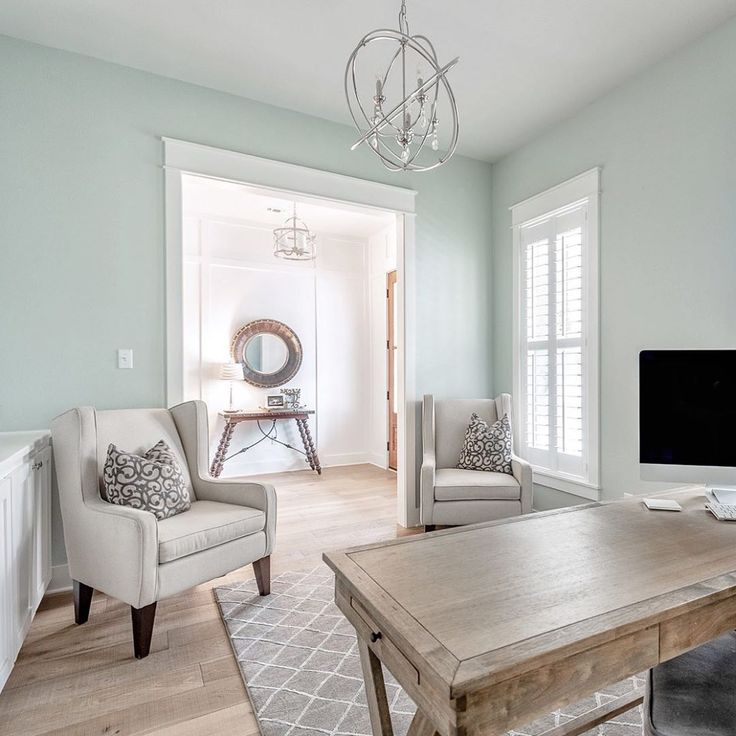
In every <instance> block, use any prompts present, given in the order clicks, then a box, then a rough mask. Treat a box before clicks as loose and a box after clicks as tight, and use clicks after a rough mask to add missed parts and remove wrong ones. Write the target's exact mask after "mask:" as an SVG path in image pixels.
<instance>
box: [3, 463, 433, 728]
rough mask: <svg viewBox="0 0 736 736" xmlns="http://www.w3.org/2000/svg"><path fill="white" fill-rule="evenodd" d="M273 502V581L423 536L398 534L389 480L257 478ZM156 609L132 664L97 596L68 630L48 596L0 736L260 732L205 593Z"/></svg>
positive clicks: (113, 614) (116, 616)
mask: <svg viewBox="0 0 736 736" xmlns="http://www.w3.org/2000/svg"><path fill="white" fill-rule="evenodd" d="M261 478H262V479H263V480H267V481H268V482H271V483H273V484H274V485H275V486H276V490H277V494H278V504H279V508H278V525H277V535H276V551H275V552H274V554H273V557H272V574H274V575H278V574H279V573H280V572H284V571H286V570H303V569H311V568H313V567H315V566H316V565H319V564H322V563H321V555H322V552H323V551H324V550H328V549H340V548H344V547H348V546H353V545H357V544H364V543H369V542H373V541H379V540H382V539H388V538H391V537H394V536H396V535H397V534H407V533H412V532H415V531H418V530H406V529H401V528H400V527H398V526H397V524H396V476H395V474H394V473H391V472H388V471H384V470H380V469H378V468H375V467H373V466H371V465H354V466H348V467H343V468H326V469H325V470H324V471H323V475H322V476H321V477H319V476H317V475H316V474H315V473H313V472H311V471H299V472H295V473H283V474H279V475H271V476H261ZM249 577H253V569H252V567H250V566H249V567H247V568H243V569H241V570H237V571H236V572H233V573H231V574H230V575H228V576H227V577H225V578H219V579H218V580H215V581H213V582H211V583H207V584H205V585H200V586H199V587H197V588H194V589H192V590H190V591H188V592H186V593H183V594H181V595H179V596H176V597H175V598H169V599H167V600H164V601H161V602H160V603H159V605H158V611H157V615H156V625H155V629H154V636H153V642H152V646H151V654H150V655H149V656H148V658H146V659H144V660H140V661H137V660H135V659H134V658H133V644H132V639H131V628H130V613H129V609H128V607H127V606H125V605H123V604H121V603H120V602H119V601H116V600H113V599H111V598H107V597H106V596H104V595H100V594H97V593H96V594H95V597H94V599H93V603H92V610H91V613H90V619H89V622H88V623H86V624H85V625H84V626H75V625H74V621H73V608H72V600H71V594H68V593H63V594H58V595H54V596H47V597H46V598H45V599H44V601H43V602H42V604H41V608H40V610H39V611H38V613H37V615H36V618H35V619H34V622H33V625H32V627H31V630H30V633H29V635H28V637H27V639H26V641H25V643H24V645H23V649H22V650H21V653H20V655H19V657H18V661H17V663H16V665H15V669H14V670H13V673H12V675H11V677H10V680H9V681H8V683H7V685H6V687H5V690H4V691H3V692H2V693H1V694H0V734H2V735H3V736H5V735H6V734H7V735H9V734H13V736H20V735H23V736H41V735H42V734H46V735H48V736H50V735H51V734H53V735H54V736H57V735H59V736H60V735H61V734H64V736H113V735H115V736H132V734H156V735H157V736H195V735H196V736H208V735H209V734H222V735H223V736H241V735H251V734H253V735H254V736H255V735H256V734H257V733H258V727H257V724H256V720H255V717H254V716H253V713H252V710H251V707H250V704H249V702H248V697H247V694H246V691H245V688H244V686H243V684H242V681H241V679H240V674H239V673H238V670H237V667H236V664H235V660H234V658H233V656H232V653H231V650H230V644H229V642H228V638H227V634H226V633H225V628H224V625H223V623H222V621H221V619H220V614H219V611H218V608H217V605H216V604H215V601H214V597H213V593H212V588H213V587H215V586H218V585H223V584H224V583H225V582H227V581H238V580H244V579H245V578H249Z"/></svg>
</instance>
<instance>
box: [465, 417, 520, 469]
mask: <svg viewBox="0 0 736 736" xmlns="http://www.w3.org/2000/svg"><path fill="white" fill-rule="evenodd" d="M511 440H512V438H511V422H509V415H508V414H504V415H503V416H502V417H501V419H499V420H498V421H497V422H494V423H493V424H492V425H489V424H488V422H486V421H485V419H481V418H480V417H479V416H478V415H477V414H476V413H475V412H473V414H471V416H470V424H469V425H468V428H467V429H466V430H465V441H464V442H463V448H462V450H461V451H460V460H459V462H458V464H457V467H458V468H462V469H463V470H488V471H490V472H493V473H508V474H509V475H510V474H511V472H512V471H511V452H512V450H511V448H512V441H511Z"/></svg>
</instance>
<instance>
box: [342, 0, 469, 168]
mask: <svg viewBox="0 0 736 736" xmlns="http://www.w3.org/2000/svg"><path fill="white" fill-rule="evenodd" d="M381 49H387V52H388V53H387V55H386V57H385V60H384V61H383V62H382V63H383V68H384V69H385V71H384V72H383V74H382V75H380V74H379V75H378V76H377V78H376V80H375V87H373V85H372V83H371V85H370V92H369V84H368V83H367V80H364V79H359V78H358V67H359V66H360V65H361V64H362V65H363V68H368V69H374V68H376V67H378V68H381V67H380V66H378V65H379V64H380V63H381V62H379V60H378V57H377V53H376V52H378V53H380V50H381ZM371 54H373V55H372V56H371ZM359 56H360V59H361V61H360V64H359V63H358V58H359ZM458 61H459V57H455V58H454V59H453V60H452V61H450V62H449V63H448V64H445V65H444V66H440V64H439V62H438V61H437V53H436V52H435V50H434V46H433V45H432V43H431V42H430V40H429V39H428V38H427V37H426V36H422V35H416V36H412V35H411V34H410V33H409V23H408V21H407V19H406V2H405V0H402V2H401V10H400V12H399V30H398V31H394V30H389V29H385V28H382V29H379V30H375V31H371V32H370V33H368V34H367V35H365V36H363V38H362V39H361V40H360V41H359V42H358V45H357V46H356V47H355V50H354V51H353V53H352V54H350V58H349V59H348V63H347V67H346V69H345V96H346V97H347V102H348V107H349V109H350V115H351V116H352V118H353V122H354V123H355V127H356V128H357V129H358V132H359V133H360V138H359V139H358V141H357V142H356V143H355V144H354V145H353V146H352V148H351V150H355V149H356V148H357V147H358V146H360V145H361V144H363V143H366V144H367V145H368V146H369V147H370V148H371V150H372V151H373V152H374V153H375V154H376V155H377V156H378V157H379V158H380V159H381V162H382V163H383V165H384V166H385V167H386V168H387V169H389V170H390V171H429V170H430V169H435V168H437V167H438V166H442V164H444V163H445V162H446V161H447V160H448V159H450V157H451V156H452V154H453V153H454V152H455V148H456V147H457V139H458V114H457V104H456V102H455V95H454V94H453V91H452V88H451V87H450V83H449V82H448V81H447V72H448V71H449V70H450V69H452V67H454V66H455V64H457V62H458ZM415 69H416V70H417V75H416V77H411V78H410V77H409V74H408V73H407V70H410V72H409V73H412V72H413V71H414V70H415ZM409 90H411V91H409ZM443 98H444V99H445V100H446V113H447V114H449V116H450V125H449V127H448V128H447V129H448V130H449V142H448V145H447V149H446V153H436V152H438V151H439V149H440V141H439V138H438V131H439V130H440V120H439V114H440V113H439V104H440V102H441V101H442V100H443ZM444 109H445V104H443V115H444V114H445V112H444ZM443 127H445V126H444V124H443ZM428 150H429V151H431V153H428Z"/></svg>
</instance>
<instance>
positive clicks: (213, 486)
mask: <svg viewBox="0 0 736 736" xmlns="http://www.w3.org/2000/svg"><path fill="white" fill-rule="evenodd" d="M192 481H193V483H194V484H195V491H196V493H197V498H198V499H200V500H201V501H217V502H219V503H233V504H236V505H238V506H250V507H251V508H254V509H259V510H260V511H263V512H264V513H265V514H266V526H265V528H264V531H265V532H266V555H270V554H271V552H272V551H273V546H274V540H275V537H276V490H275V489H274V487H273V486H272V485H270V484H269V483H254V482H253V481H249V480H247V479H245V478H222V479H220V478H202V477H201V476H200V477H196V478H193V479H192Z"/></svg>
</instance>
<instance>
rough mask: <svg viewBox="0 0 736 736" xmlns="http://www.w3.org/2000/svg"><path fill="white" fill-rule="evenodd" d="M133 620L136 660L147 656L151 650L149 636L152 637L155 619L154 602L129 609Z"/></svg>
mask: <svg viewBox="0 0 736 736" xmlns="http://www.w3.org/2000/svg"><path fill="white" fill-rule="evenodd" d="M130 613H131V617H132V619H133V649H134V651H135V658H136V659H143V658H144V657H147V656H148V652H149V651H150V650H151V636H152V635H153V622H154V620H155V618H156V602H155V601H154V602H153V603H151V604H150V605H148V606H143V608H133V606H131V607H130Z"/></svg>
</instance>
